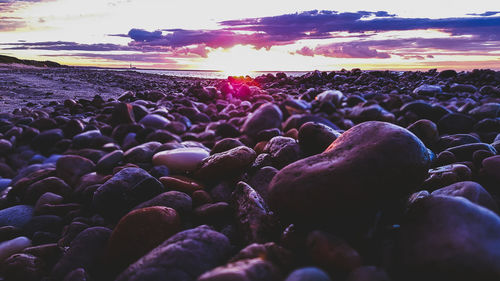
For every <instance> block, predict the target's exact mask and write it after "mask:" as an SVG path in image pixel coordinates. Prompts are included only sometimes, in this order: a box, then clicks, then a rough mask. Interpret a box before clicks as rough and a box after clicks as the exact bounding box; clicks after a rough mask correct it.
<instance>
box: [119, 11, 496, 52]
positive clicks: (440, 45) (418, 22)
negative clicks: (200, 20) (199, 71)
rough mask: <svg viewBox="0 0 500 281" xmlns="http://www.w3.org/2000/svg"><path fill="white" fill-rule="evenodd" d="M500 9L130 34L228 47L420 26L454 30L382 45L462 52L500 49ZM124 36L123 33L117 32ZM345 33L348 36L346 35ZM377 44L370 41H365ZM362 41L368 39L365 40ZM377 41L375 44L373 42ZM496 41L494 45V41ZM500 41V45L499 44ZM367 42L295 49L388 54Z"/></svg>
mask: <svg viewBox="0 0 500 281" xmlns="http://www.w3.org/2000/svg"><path fill="white" fill-rule="evenodd" d="M496 14H497V12H485V13H483V14H479V15H477V16H475V17H459V18H443V19H428V18H400V17H397V16H396V15H393V14H389V13H388V12H386V11H378V12H368V11H359V12H344V13H339V12H336V11H317V10H313V11H305V12H301V13H295V14H285V15H279V16H272V17H261V18H248V19H238V20H227V21H222V22H220V23H219V24H220V25H221V28H220V29H217V30H185V29H164V30H161V31H160V30H157V31H152V32H150V31H146V30H141V29H132V30H130V32H129V34H128V36H129V37H130V38H131V39H132V40H133V42H132V44H131V45H133V46H145V47H146V46H149V47H151V46H165V47H172V48H180V47H186V46H197V45H204V46H207V47H210V48H230V47H233V46H235V45H237V44H242V45H251V46H253V47H255V48H257V49H260V48H266V49H268V48H271V47H272V46H278V45H287V44H292V43H295V42H297V41H299V40H307V39H329V38H334V37H337V36H339V33H341V32H347V33H350V34H352V35H351V36H350V37H357V38H358V39H359V38H369V37H370V36H371V35H370V34H368V33H367V32H381V31H402V30H417V29H439V30H442V31H444V32H448V33H449V34H450V38H451V39H453V40H449V39H450V38H445V39H443V40H441V41H439V40H440V39H438V40H434V41H432V42H431V41H425V40H419V39H415V40H413V39H411V40H397V39H396V40H394V41H390V40H389V41H386V42H384V44H382V45H384V46H388V45H389V44H393V46H392V47H393V48H398V47H400V46H401V44H403V43H416V44H417V45H418V46H417V47H415V48H425V47H433V48H434V47H435V48H437V49H447V48H451V49H453V50H455V49H457V44H462V47H458V48H461V49H462V50H463V51H465V50H470V48H473V49H474V50H483V51H485V50H486V51H487V50H498V49H499V48H500V47H498V46H499V44H498V43H500V42H498V41H500V33H499V32H498V30H500V17H493V16H494V15H496ZM461 35H468V36H469V37H466V38H465V39H464V38H462V37H459V36H461ZM117 36H122V35H117ZM342 37H346V36H345V35H342ZM367 41H369V42H373V41H371V40H367ZM363 42H364V41H363ZM374 43H376V42H374ZM492 43H493V44H492ZM495 43H497V44H495ZM364 44H365V43H361V44H358V43H342V44H330V45H328V46H317V47H316V48H314V49H312V48H310V47H305V48H302V49H301V50H297V51H296V52H295V53H297V54H300V55H305V56H313V55H315V54H316V55H319V54H321V55H324V56H329V57H352V58H389V57H390V54H389V53H388V52H381V51H379V48H377V46H372V45H370V46H368V45H364Z"/></svg>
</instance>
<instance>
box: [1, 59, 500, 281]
mask: <svg viewBox="0 0 500 281" xmlns="http://www.w3.org/2000/svg"><path fill="white" fill-rule="evenodd" d="M0 94H1V96H0V112H1V113H0V280H5V281H9V280H25V281H38V280H44V281H87V280H88V281H107V280H116V281H146V280H148V281H152V280H170V281H177V280H179V281H196V280H197V281H218V280H221V281H228V280H231V281H233V280H235V281H239V280H242V281H257V280H268V281H337V280H338V281H388V280H393V281H417V280H431V281H432V280H435V281H438V280H455V281H457V280H458V281H461V280H463V281H465V280H483V281H490V280H491V281H494V280H500V216H499V208H498V206H499V203H500V155H499V154H500V153H499V151H500V71H494V70H487V69H484V70H473V71H468V72H466V71H461V72H457V71H455V70H443V71H437V70H428V71H407V72H394V71H362V70H360V69H352V70H340V71H328V72H320V71H313V72H309V73H307V74H304V75H300V76H289V75H287V74H285V73H276V74H263V75H260V76H257V77H253V78H252V77H249V76H246V77H228V78H227V79H203V78H190V77H174V76H165V75H157V74H148V73H138V72H134V71H111V70H92V69H84V68H66V67H63V68H37V67H9V66H0Z"/></svg>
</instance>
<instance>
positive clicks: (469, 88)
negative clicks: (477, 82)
mask: <svg viewBox="0 0 500 281" xmlns="http://www.w3.org/2000/svg"><path fill="white" fill-rule="evenodd" d="M450 91H452V92H462V93H463V92H466V93H475V92H477V88H476V86H474V85H470V84H453V85H451V87H450Z"/></svg>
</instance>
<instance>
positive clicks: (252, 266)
mask: <svg viewBox="0 0 500 281" xmlns="http://www.w3.org/2000/svg"><path fill="white" fill-rule="evenodd" d="M281 279H282V277H281V273H280V272H279V270H278V268H276V266H275V265H274V264H273V263H271V262H269V261H266V260H264V259H261V258H255V259H248V260H240V261H236V262H232V263H229V264H226V265H223V266H220V267H217V268H214V269H213V270H211V271H208V272H205V273H204V274H202V275H201V276H200V277H199V278H198V279H197V281H217V280H241V281H258V280H269V281H278V280H281Z"/></svg>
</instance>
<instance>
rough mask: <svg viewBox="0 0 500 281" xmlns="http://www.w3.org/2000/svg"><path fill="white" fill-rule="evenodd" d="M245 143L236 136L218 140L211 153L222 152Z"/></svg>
mask: <svg viewBox="0 0 500 281" xmlns="http://www.w3.org/2000/svg"><path fill="white" fill-rule="evenodd" d="M242 145H244V144H243V143H242V142H241V141H240V140H238V139H235V138H225V139H221V140H220V141H217V142H216V143H215V144H214V147H212V150H211V151H210V154H215V153H220V152H224V151H227V150H229V149H232V148H235V147H238V146H242Z"/></svg>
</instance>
